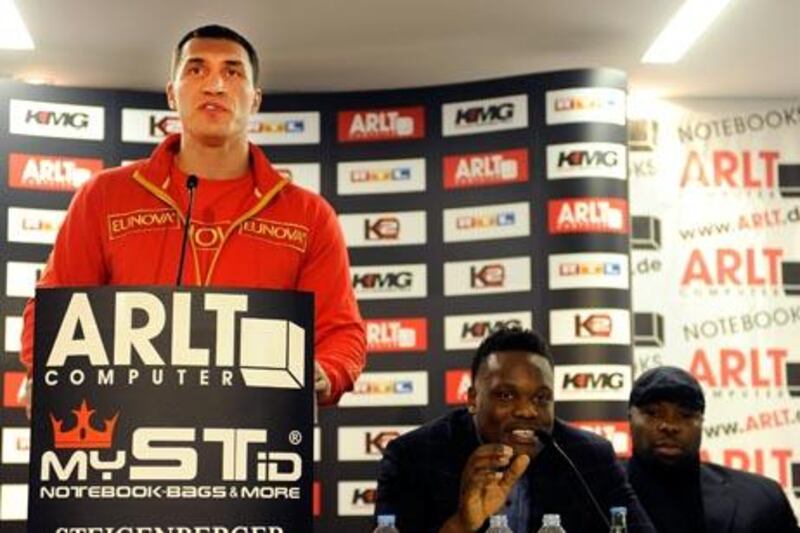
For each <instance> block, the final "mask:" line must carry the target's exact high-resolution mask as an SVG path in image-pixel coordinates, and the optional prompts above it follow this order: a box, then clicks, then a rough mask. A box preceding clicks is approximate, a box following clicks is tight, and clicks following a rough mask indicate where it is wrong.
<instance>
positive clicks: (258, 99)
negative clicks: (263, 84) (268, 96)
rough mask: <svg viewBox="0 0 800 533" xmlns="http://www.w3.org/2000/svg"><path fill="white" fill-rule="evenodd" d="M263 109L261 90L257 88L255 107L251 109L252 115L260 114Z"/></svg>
mask: <svg viewBox="0 0 800 533" xmlns="http://www.w3.org/2000/svg"><path fill="white" fill-rule="evenodd" d="M259 109H261V89H259V88H258V87H256V90H255V94H254V95H253V107H252V108H251V109H250V112H251V113H258V110H259Z"/></svg>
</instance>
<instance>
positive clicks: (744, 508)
mask: <svg viewBox="0 0 800 533" xmlns="http://www.w3.org/2000/svg"><path fill="white" fill-rule="evenodd" d="M627 470H628V476H629V478H630V481H631V485H632V486H633V488H634V490H635V491H636V492H637V493H638V494H639V496H640V499H641V501H642V505H644V507H645V509H646V510H647V511H648V513H649V514H650V516H651V517H652V518H653V522H654V523H655V524H656V526H658V527H659V531H660V532H661V533H673V532H671V531H669V530H668V529H666V528H664V527H663V526H661V525H659V521H660V516H661V515H662V513H665V512H667V513H668V512H673V510H672V509H670V507H671V506H670V505H669V504H668V502H666V501H665V498H667V497H668V496H667V495H664V494H659V495H658V497H649V496H647V494H648V493H653V492H654V491H652V490H648V488H647V487H645V486H643V485H644V484H650V485H652V484H654V483H658V477H657V476H656V475H654V474H653V473H652V472H651V471H648V470H647V469H646V468H644V467H642V466H641V465H639V464H638V463H635V462H630V463H628V465H627ZM699 479H700V494H701V498H702V502H703V503H702V504H703V509H702V514H703V515H704V517H705V519H704V521H705V530H706V532H707V533H751V532H761V531H769V532H770V533H798V532H800V529H799V528H798V527H797V519H796V518H795V516H794V513H793V512H792V508H791V506H790V505H789V501H788V500H787V499H786V495H785V494H784V492H783V490H782V489H781V487H780V485H778V484H777V483H776V482H775V481H773V480H771V479H769V478H766V477H764V476H759V475H756V474H750V473H747V472H741V471H739V470H733V469H731V468H726V467H724V466H720V465H715V464H710V463H703V464H701V465H700V475H699ZM675 533H677V532H675ZM680 533H684V532H680Z"/></svg>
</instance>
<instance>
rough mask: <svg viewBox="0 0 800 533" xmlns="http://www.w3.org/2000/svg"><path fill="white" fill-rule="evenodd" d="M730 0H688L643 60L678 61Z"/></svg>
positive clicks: (645, 61)
mask: <svg viewBox="0 0 800 533" xmlns="http://www.w3.org/2000/svg"><path fill="white" fill-rule="evenodd" d="M728 2H730V0H686V1H685V2H684V3H683V5H682V6H681V7H680V8H679V9H678V12H677V13H675V15H674V16H673V17H672V20H670V21H669V23H668V24H667V26H666V27H665V28H664V29H663V30H661V33H660V34H659V36H658V37H656V40H655V41H653V44H651V45H650V48H649V49H648V50H647V52H645V53H644V56H643V57H642V63H675V62H676V61H678V60H679V59H680V58H681V57H683V54H685V53H686V51H687V50H688V49H689V47H691V46H692V45H693V44H694V42H695V41H696V40H697V39H698V38H699V37H700V35H702V34H703V32H704V31H706V29H707V28H708V27H709V26H710V25H711V23H712V22H713V21H714V19H715V18H717V15H719V14H720V12H721V11H722V9H723V8H724V7H725V6H726V5H728Z"/></svg>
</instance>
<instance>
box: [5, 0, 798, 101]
mask: <svg viewBox="0 0 800 533" xmlns="http://www.w3.org/2000/svg"><path fill="white" fill-rule="evenodd" d="M16 3H17V6H18V7H19V9H20V11H21V13H22V16H23V18H24V20H25V21H26V23H27V25H28V28H29V29H30V31H31V33H32V35H33V38H34V40H35V42H36V50H34V51H5V50H0V76H2V77H7V78H8V77H11V78H16V79H19V78H21V77H24V76H37V77H45V78H48V79H50V80H52V81H53V82H55V83H56V84H58V85H68V86H82V87H103V88H131V89H145V90H161V89H162V88H163V86H164V82H165V80H166V77H167V73H168V72H167V71H168V64H169V56H170V53H171V50H172V47H173V45H174V43H175V42H176V41H177V40H178V39H179V38H180V37H181V35H183V33H185V32H186V31H187V30H190V29H192V28H193V27H196V26H199V25H202V24H206V23H210V22H216V23H221V24H225V25H229V26H231V27H233V28H235V29H237V30H239V31H240V32H242V33H243V34H244V35H245V36H247V37H248V38H249V39H250V40H251V41H252V42H253V44H254V45H255V46H256V48H257V50H258V51H259V54H260V55H261V57H262V69H263V74H262V76H261V85H262V86H263V87H264V88H265V89H266V90H267V91H271V92H287V91H291V92H298V91H332V90H356V89H375V88H394V87H411V86H422V85H438V84H443V83H450V82H457V81H469V80H478V79H486V78H496V77H503V76H508V75H515V74H525V73H531V72H542V71H548V70H559V69H565V68H580V67H595V66H609V67H616V68H620V69H622V70H624V71H627V72H628V74H629V76H630V85H631V87H632V88H635V89H647V90H655V91H658V92H659V94H661V95H664V96H682V97H696V96H715V97H754V96H755V97H798V96H800V0H732V1H731V3H730V5H729V6H728V7H727V8H726V9H725V11H723V13H722V15H721V16H720V18H718V19H717V20H716V21H715V23H714V24H713V25H712V27H711V28H710V29H709V31H708V32H706V34H705V35H704V36H703V37H701V40H700V41H699V42H698V43H696V45H695V46H694V47H693V48H692V49H691V50H690V51H689V53H688V54H687V55H686V56H685V57H684V58H683V59H682V60H681V61H680V62H679V63H677V64H675V65H643V64H641V63H640V62H639V60H640V58H641V56H642V54H643V53H644V51H645V50H646V49H647V47H648V46H649V44H650V43H651V42H652V40H653V39H654V38H655V36H656V34H657V33H658V32H659V31H660V30H661V28H662V27H663V26H664V24H665V23H666V22H667V21H668V20H669V18H670V17H671V15H672V14H673V13H674V12H675V11H676V9H677V7H678V6H679V5H680V4H681V3H682V0H250V1H244V0H227V1H223V0H135V1H132V2H128V1H118V0H16Z"/></svg>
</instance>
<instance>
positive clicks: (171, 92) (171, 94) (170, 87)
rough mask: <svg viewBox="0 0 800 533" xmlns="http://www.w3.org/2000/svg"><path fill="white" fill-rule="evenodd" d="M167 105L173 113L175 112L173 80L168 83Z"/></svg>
mask: <svg viewBox="0 0 800 533" xmlns="http://www.w3.org/2000/svg"><path fill="white" fill-rule="evenodd" d="M166 92H167V105H168V106H169V108H170V109H171V110H173V111H175V109H176V106H175V87H174V86H173V84H172V80H170V81H168V82H167V91H166Z"/></svg>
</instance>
